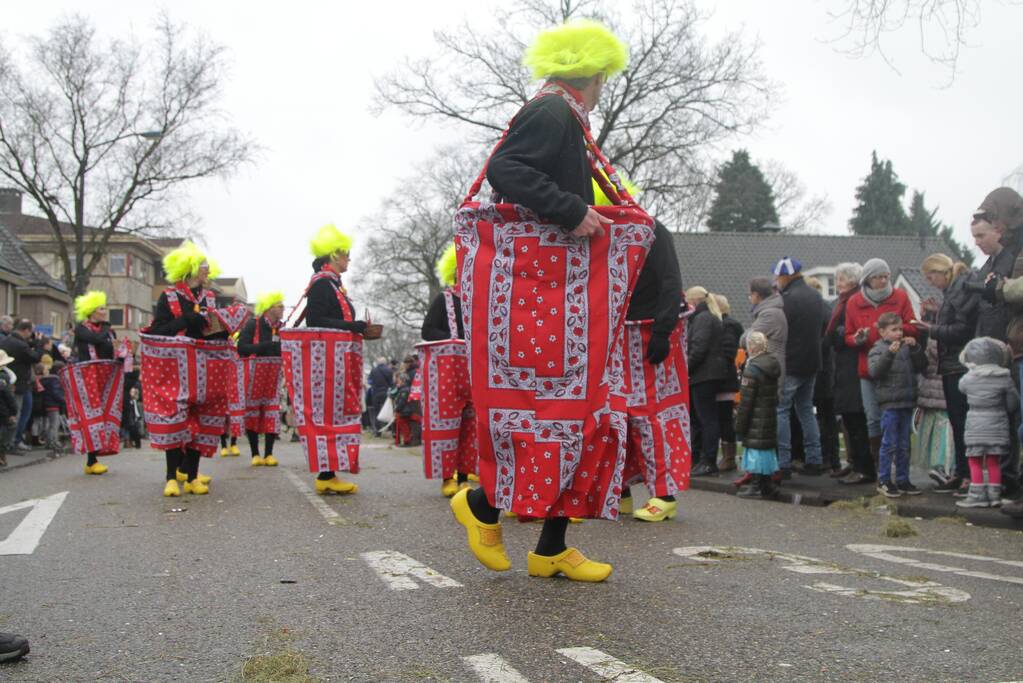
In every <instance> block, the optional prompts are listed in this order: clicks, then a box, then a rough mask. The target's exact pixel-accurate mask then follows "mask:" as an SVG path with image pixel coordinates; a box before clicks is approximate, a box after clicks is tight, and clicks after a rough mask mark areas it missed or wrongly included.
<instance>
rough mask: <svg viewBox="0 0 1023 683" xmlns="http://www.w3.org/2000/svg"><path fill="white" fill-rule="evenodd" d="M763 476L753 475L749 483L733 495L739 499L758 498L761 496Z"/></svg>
mask: <svg viewBox="0 0 1023 683" xmlns="http://www.w3.org/2000/svg"><path fill="white" fill-rule="evenodd" d="M763 480H764V475H762V474H754V475H753V479H752V480H751V481H750V483H748V484H746V485H745V486H743V487H741V488H740V489H739V490H738V492H736V494H735V495H737V496H739V497H740V498H760V497H761V496H762V495H763V491H762V490H763V485H764V481H763Z"/></svg>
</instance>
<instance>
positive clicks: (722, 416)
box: [718, 401, 735, 443]
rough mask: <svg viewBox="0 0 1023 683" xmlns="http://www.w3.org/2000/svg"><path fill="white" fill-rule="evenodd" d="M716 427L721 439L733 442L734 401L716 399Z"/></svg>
mask: <svg viewBox="0 0 1023 683" xmlns="http://www.w3.org/2000/svg"><path fill="white" fill-rule="evenodd" d="M718 429H719V431H720V433H721V440H722V441H724V442H726V443H735V401H718Z"/></svg>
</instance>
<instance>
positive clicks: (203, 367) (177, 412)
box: [141, 334, 238, 457]
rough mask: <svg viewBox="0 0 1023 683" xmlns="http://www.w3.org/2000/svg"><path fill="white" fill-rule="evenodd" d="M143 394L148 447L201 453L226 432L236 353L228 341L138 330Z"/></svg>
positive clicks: (209, 453) (212, 448) (208, 452)
mask: <svg viewBox="0 0 1023 683" xmlns="http://www.w3.org/2000/svg"><path fill="white" fill-rule="evenodd" d="M141 338H142V394H143V408H144V409H145V414H146V426H147V428H148V429H149V439H150V443H151V445H152V446H153V448H157V449H160V450H169V449H171V448H193V449H195V450H197V451H199V453H201V454H202V455H203V456H204V457H210V456H212V455H213V453H214V452H215V451H216V450H217V446H218V444H219V440H220V436H221V435H222V434H224V433H226V431H227V428H228V425H227V412H228V400H229V398H230V396H231V392H232V391H234V388H233V387H235V386H237V382H238V376H237V368H238V366H237V360H236V359H237V356H236V355H235V352H234V349H232V348H231V345H230V343H229V342H228V341H227V340H219V339H217V340H213V339H191V338H189V337H163V336H159V335H149V334H143V335H141Z"/></svg>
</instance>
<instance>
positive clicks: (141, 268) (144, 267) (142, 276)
mask: <svg viewBox="0 0 1023 683" xmlns="http://www.w3.org/2000/svg"><path fill="white" fill-rule="evenodd" d="M131 276H132V277H134V278H136V279H137V280H142V281H143V282H149V263H148V262H146V261H144V260H143V259H140V258H133V259H132V260H131Z"/></svg>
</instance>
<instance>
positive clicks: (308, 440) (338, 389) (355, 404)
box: [281, 327, 362, 474]
mask: <svg viewBox="0 0 1023 683" xmlns="http://www.w3.org/2000/svg"><path fill="white" fill-rule="evenodd" d="M281 356H282V358H283V359H284V381H285V382H286V383H287V386H288V393H289V395H290V396H291V405H292V406H294V409H295V428H296V430H297V431H298V436H299V439H300V440H301V442H302V449H303V450H304V451H305V453H306V457H307V458H308V459H309V471H310V472H326V471H331V472H339V471H340V472H352V473H353V474H354V473H356V472H358V471H359V444H360V442H361V440H362V336H361V335H358V334H355V333H353V332H345V331H342V330H333V329H327V328H322V327H302V328H295V327H293V328H288V329H284V330H281Z"/></svg>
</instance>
